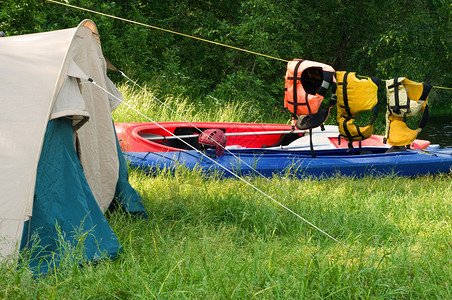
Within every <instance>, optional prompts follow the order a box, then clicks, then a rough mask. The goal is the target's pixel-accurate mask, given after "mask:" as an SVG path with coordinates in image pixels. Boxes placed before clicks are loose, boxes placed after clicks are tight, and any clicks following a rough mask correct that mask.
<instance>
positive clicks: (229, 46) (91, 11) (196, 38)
mask: <svg viewBox="0 0 452 300" xmlns="http://www.w3.org/2000/svg"><path fill="white" fill-rule="evenodd" d="M46 1H47V2H51V3H54V4H59V5H63V6H67V7H70V8H75V9H78V10H83V11H87V12H90V13H93V14H97V15H101V16H104V17H109V18H112V19H116V20H120V21H124V22H128V23H132V24H135V25H140V26H144V27H148V28H152V29H156V30H160V31H164V32H168V33H171V34H176V35H180V36H183V37H187V38H191V39H195V40H198V41H202V42H205V43H210V44H214V45H217V46H222V47H226V48H230V49H234V50H238V51H242V52H246V53H250V54H254V55H258V56H263V57H266V58H271V59H274V60H279V61H282V62H285V63H288V62H289V60H287V59H282V58H279V57H275V56H271V55H267V54H263V53H259V52H255V51H251V50H247V49H243V48H239V47H235V46H231V45H228V44H223V43H219V42H215V41H211V40H207V39H203V38H200V37H196V36H192V35H189V34H185V33H180V32H177V31H174V30H170V29H165V28H161V27H157V26H153V25H149V24H146V23H141V22H137V21H133V20H129V19H125V18H121V17H117V16H114V15H110V14H106V13H102V12H98V11H95V10H92V9H88V8H84V7H80V6H75V5H72V4H69V3H63V2H59V1H55V0H46ZM358 77H360V76H358ZM361 77H364V78H370V77H369V76H361ZM383 80H384V81H386V79H383ZM433 88H434V89H443V90H452V88H450V87H443V86H437V85H436V86H435V85H434V86H433Z"/></svg>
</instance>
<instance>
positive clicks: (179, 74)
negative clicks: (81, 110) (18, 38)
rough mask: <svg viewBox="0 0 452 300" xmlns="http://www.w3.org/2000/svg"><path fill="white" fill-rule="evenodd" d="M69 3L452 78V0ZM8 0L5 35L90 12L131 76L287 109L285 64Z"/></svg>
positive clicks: (439, 80) (2, 22) (347, 63)
mask: <svg viewBox="0 0 452 300" xmlns="http://www.w3.org/2000/svg"><path fill="white" fill-rule="evenodd" d="M66 2H68V3H70V4H73V5H76V6H81V7H85V8H88V9H92V10H95V11H100V12H104V13H108V14H112V15H115V16H119V17H122V18H126V19H131V20H134V21H137V22H142V23H145V24H151V25H154V26H158V27H161V28H165V29H169V30H173V31H176V32H180V33H183V34H187V35H192V36H196V37H200V38H203V39H207V40H212V41H215V42H219V43H223V44H228V45H233V46H235V47H239V48H244V49H248V50H251V51H255V52H259V53H263V54H266V55H270V56H274V57H278V58H282V59H284V60H291V59H293V58H303V59H310V60H316V61H320V62H325V63H328V64H331V65H332V66H333V67H335V69H336V70H348V71H356V72H357V73H358V74H361V75H368V76H377V77H381V78H383V79H387V78H392V77H395V76H406V77H409V78H410V79H413V80H416V81H423V82H428V83H431V84H434V85H439V86H451V83H452V72H451V66H452V56H451V52H450V50H451V47H452V45H451V43H452V28H451V27H452V26H451V21H450V20H451V14H452V6H451V5H450V2H449V1H447V0H433V1H426V0H414V1H407V0H398V1H384V0H371V1H363V0H357V1H351V0H315V1H314V0H308V1H283V0H247V1H229V0H217V1H213V0H199V1H192V0H181V1H144V0H127V1H116V2H114V1H100V0H68V1H66ZM2 3H3V4H2V6H1V7H0V30H3V31H5V33H6V34H7V35H16V34H25V33H33V32H40V31H48V30H55V29H63V28H68V27H74V26H77V24H78V23H79V22H80V21H82V20H83V19H85V18H90V19H92V20H93V21H94V22H95V23H96V24H97V26H98V27H99V31H100V33H101V35H102V36H101V39H102V43H103V47H104V52H105V54H106V56H107V57H108V58H109V59H110V61H112V62H113V63H114V64H115V65H116V66H117V67H118V68H120V69H122V70H123V71H124V72H125V73H126V74H128V75H129V76H131V77H133V78H136V79H139V80H141V81H146V82H154V83H156V84H159V85H160V86H162V88H166V89H168V91H170V90H172V92H173V93H175V94H186V95H190V96H203V97H206V96H207V99H216V101H227V100H229V99H236V100H237V99H238V100H241V99H246V100H248V101H250V103H253V105H255V106H256V110H257V111H259V110H266V111H278V110H280V109H281V108H282V97H283V88H284V73H285V67H286V65H285V63H284V62H282V61H279V60H273V59H269V58H266V57H262V56H257V55H253V54H249V53H245V52H241V51H237V50H233V49H229V48H224V47H221V46H218V45H213V44H210V43H205V42H202V41H199V40H195V39H190V38H187V37H182V36H179V35H174V34H170V33H167V32H163V31H158V30H154V29H150V28H146V27H143V26H138V25H134V24H130V23H126V22H123V21H120V20H115V19H111V18H108V17H105V16H100V15H97V14H93V13H88V12H83V11H79V10H75V9H72V8H68V7H63V6H60V5H56V4H52V3H50V2H46V1H43V0H3V1H2ZM117 79H118V80H119V77H118V78H117ZM448 93H450V92H444V93H440V92H436V95H435V97H432V98H437V100H436V103H435V104H436V105H437V106H438V107H447V108H451V106H452V105H451V102H450V101H449V99H448ZM219 99H221V100H219Z"/></svg>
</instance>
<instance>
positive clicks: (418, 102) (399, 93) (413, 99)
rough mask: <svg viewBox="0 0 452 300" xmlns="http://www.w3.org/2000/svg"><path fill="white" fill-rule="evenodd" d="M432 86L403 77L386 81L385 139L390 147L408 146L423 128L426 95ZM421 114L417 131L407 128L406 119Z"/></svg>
mask: <svg viewBox="0 0 452 300" xmlns="http://www.w3.org/2000/svg"><path fill="white" fill-rule="evenodd" d="M431 89H432V86H431V85H429V84H425V83H420V82H414V81H411V80H409V79H408V78H405V77H396V78H394V79H390V80H387V81H386V91H387V97H388V108H387V111H386V133H385V138H386V140H387V141H388V143H389V144H390V145H391V146H409V145H410V144H411V143H413V142H414V140H415V139H416V137H417V135H418V133H419V132H420V131H421V130H422V128H424V126H425V124H426V123H427V121H428V118H429V111H428V104H427V100H428V95H429V93H430V91H431ZM419 113H422V117H421V120H420V122H419V125H418V128H417V129H411V128H409V127H408V126H407V124H406V121H407V117H413V116H416V115H418V114H419Z"/></svg>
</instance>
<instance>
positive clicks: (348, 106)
mask: <svg viewBox="0 0 452 300" xmlns="http://www.w3.org/2000/svg"><path fill="white" fill-rule="evenodd" d="M349 73H350V72H345V74H344V78H343V80H342V96H343V97H344V108H345V111H346V112H347V115H348V116H351V115H352V112H351V111H350V105H349V104H348V95H347V85H348V84H347V78H348V74H349Z"/></svg>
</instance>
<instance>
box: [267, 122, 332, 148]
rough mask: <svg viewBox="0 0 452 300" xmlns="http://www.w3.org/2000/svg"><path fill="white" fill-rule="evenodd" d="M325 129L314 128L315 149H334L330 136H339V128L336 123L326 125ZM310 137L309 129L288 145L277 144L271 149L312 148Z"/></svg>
mask: <svg viewBox="0 0 452 300" xmlns="http://www.w3.org/2000/svg"><path fill="white" fill-rule="evenodd" d="M324 127H325V130H324V131H322V130H321V128H320V127H317V128H314V129H312V142H313V145H314V147H315V149H334V148H336V147H334V145H333V144H332V143H331V141H330V139H329V138H330V137H338V136H339V129H338V127H337V126H335V125H325V126H324ZM310 147H311V144H310V138H309V131H306V133H305V134H304V135H303V136H301V137H300V138H298V139H296V140H295V141H293V142H291V143H290V144H288V145H286V146H277V147H271V148H269V149H286V150H304V149H310Z"/></svg>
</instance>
